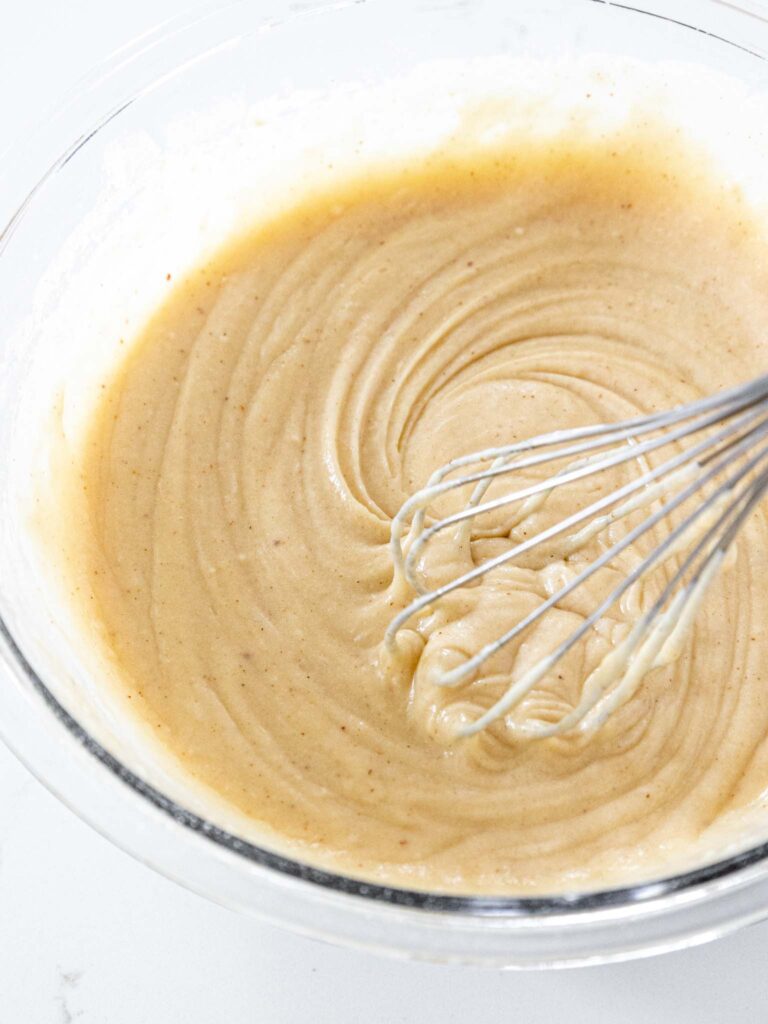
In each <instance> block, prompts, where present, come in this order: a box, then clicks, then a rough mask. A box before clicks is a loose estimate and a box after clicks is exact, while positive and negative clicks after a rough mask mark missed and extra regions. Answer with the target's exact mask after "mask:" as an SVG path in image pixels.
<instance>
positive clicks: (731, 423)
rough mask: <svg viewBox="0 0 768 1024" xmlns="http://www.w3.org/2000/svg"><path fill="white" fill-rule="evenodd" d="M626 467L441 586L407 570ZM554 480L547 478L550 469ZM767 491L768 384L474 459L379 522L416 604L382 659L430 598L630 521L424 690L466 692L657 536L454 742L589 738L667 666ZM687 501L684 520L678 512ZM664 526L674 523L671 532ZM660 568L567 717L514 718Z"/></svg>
mask: <svg viewBox="0 0 768 1024" xmlns="http://www.w3.org/2000/svg"><path fill="white" fill-rule="evenodd" d="M663 448H668V449H669V451H668V452H666V453H665V452H661V455H662V456H664V455H666V456H668V457H666V459H665V461H663V462H661V463H660V464H659V465H656V466H655V467H651V466H650V463H649V462H648V461H647V459H646V457H647V456H649V455H650V454H651V453H652V452H656V451H659V450H660V449H663ZM630 460H634V461H635V464H636V465H637V466H638V467H639V468H638V472H637V474H636V475H635V476H634V478H632V479H630V480H629V482H628V483H626V484H625V485H624V486H620V487H618V488H616V489H615V490H613V491H611V492H610V493H609V494H606V495H604V496H602V497H600V498H599V499H597V500H595V501H593V502H591V503H590V504H587V505H586V506H585V507H581V508H577V509H576V510H575V511H574V512H573V513H572V514H571V515H568V516H567V517H566V518H564V519H562V520H560V521H558V522H556V523H554V524H553V525H551V526H548V527H547V528H545V529H542V530H540V531H539V532H538V533H536V534H535V535H534V536H531V537H526V539H524V540H522V541H520V542H519V543H515V544H513V546H511V547H510V548H509V549H508V550H506V551H504V552H503V553H502V554H499V555H497V556H495V557H492V558H488V559H487V560H485V561H482V562H481V563H480V564H476V565H475V566H474V568H472V569H470V570H468V571H466V572H463V573H461V574H460V575H458V576H456V577H455V578H454V579H451V580H450V581H449V582H447V583H443V584H442V585H440V586H436V587H434V589H430V588H429V586H428V585H427V584H426V583H425V582H424V581H423V580H422V579H420V578H419V572H418V569H417V566H418V565H419V560H420V559H423V556H424V553H425V549H426V548H427V545H429V543H430V541H431V540H432V539H433V538H434V537H435V536H436V535H437V534H438V533H441V532H442V531H444V530H454V531H455V533H454V539H455V542H456V543H457V544H464V545H467V544H468V542H469V541H471V540H472V539H473V537H474V536H475V533H474V531H475V529H476V524H477V519H478V517H480V516H482V515H484V514H485V513H489V512H493V511H495V510H497V509H500V508H503V507H507V506H517V508H516V509H515V513H516V514H515V516H514V519H513V526H514V525H517V524H519V523H520V522H522V521H523V520H524V519H525V518H526V517H528V516H530V515H531V514H532V513H533V512H535V511H537V510H538V509H540V508H541V506H542V505H543V504H544V502H545V501H546V499H547V497H548V496H549V495H550V494H551V493H552V492H553V491H554V490H555V489H558V488H566V487H568V485H570V484H573V483H575V482H576V481H579V480H583V479H585V478H587V477H591V476H594V475H596V474H599V473H602V472H605V471H607V470H610V469H611V468H613V467H616V466H619V465H622V464H624V463H627V462H629V461H630ZM558 462H560V463H561V468H559V469H558V468H557V465H556V464H557V463H558ZM549 463H553V464H554V465H553V472H552V475H551V476H548V477H547V478H546V479H543V480H540V481H538V482H536V483H532V484H528V485H526V486H523V487H518V488H517V489H511V490H510V491H509V493H505V494H502V495H501V496H498V497H494V498H493V499H491V500H486V501H483V498H484V496H485V494H486V491H487V490H488V488H489V486H490V485H491V484H492V483H493V482H494V481H496V480H499V479H500V478H504V477H507V476H510V475H511V474H514V473H519V472H520V471H522V470H526V469H531V468H533V467H535V466H542V465H545V464H549ZM472 485H474V486H473V489H472V491H471V494H470V496H469V498H468V500H467V501H466V504H465V506H464V507H463V508H462V509H461V510H460V511H458V512H455V513H454V514H451V515H444V516H443V517H442V518H437V519H434V520H432V521H429V522H428V521H427V513H428V510H429V508H430V506H432V505H433V504H434V502H435V500H436V499H438V498H440V497H441V496H442V495H444V494H446V493H447V492H449V491H453V490H456V489H458V488H466V487H468V486H472ZM766 488H768V375H766V376H763V377H760V378H758V379H756V380H754V381H751V382H750V383H748V384H744V385H741V386H739V387H735V388H731V389H729V390H726V391H722V392H720V393H718V394H715V395H712V396H709V397H706V398H702V399H700V400H698V401H695V402H691V403H689V404H687V405H682V406H678V407H676V408H674V409H671V410H668V411H665V412H660V413H655V414H653V415H650V416H642V417H638V418H635V419H629V420H625V421H623V422H619V423H614V424H600V425H596V426H589V427H583V428H578V429H572V430H556V431H554V432H552V433H548V434H541V435H539V436H537V437H533V438H530V439H528V440H524V441H521V442H519V443H516V444H510V445H504V446H502V447H497V448H487V449H485V450H483V451H479V452H475V453H473V454H471V455H464V456H462V457H460V458H456V459H453V460H451V461H450V462H448V463H446V464H445V465H444V466H442V467H441V468H440V469H438V470H437V471H436V472H435V473H433V475H432V477H431V478H430V480H429V481H428V483H427V485H426V486H425V487H423V488H422V489H421V490H419V491H417V492H416V493H415V494H413V495H412V496H411V497H410V498H409V499H408V500H407V501H406V502H405V504H404V505H403V506H402V508H401V509H400V511H399V512H398V514H397V516H396V517H395V519H394V520H393V522H392V533H391V541H390V544H391V555H392V560H393V562H394V566H395V572H396V574H397V575H398V576H400V577H401V578H404V579H405V580H407V582H408V583H409V584H410V586H411V587H412V588H413V590H414V591H415V594H416V596H415V598H414V600H413V601H412V602H411V603H410V604H409V605H408V606H407V607H406V608H405V609H403V611H401V612H400V613H399V614H398V615H396V616H395V618H394V619H393V620H392V622H391V623H390V625H389V628H388V629H387V632H386V636H385V645H386V647H387V648H388V649H389V650H390V651H396V650H397V642H398V633H399V632H400V630H401V629H402V628H403V627H404V626H405V625H406V624H407V623H409V622H410V621H411V620H413V619H414V617H416V616H418V615H419V613H421V612H425V611H431V610H432V608H433V606H435V605H436V604H437V603H438V602H439V601H440V600H441V598H444V597H445V596H446V595H447V594H449V593H451V592H452V591H455V590H458V589H459V588H462V587H470V586H472V585H475V584H477V583H478V582H479V581H480V580H481V578H482V577H484V576H485V575H486V574H488V573H489V572H491V571H493V570H494V569H497V568H498V567H499V566H501V565H503V564H505V563H509V562H513V561H514V560H515V559H519V558H520V557H521V556H522V555H524V554H526V553H528V552H531V551H532V550H534V549H536V548H537V547H539V546H541V545H543V544H545V542H547V541H550V540H552V539H553V538H555V537H560V536H561V535H562V536H563V541H564V543H563V544H562V549H561V550H562V552H563V557H564V558H568V557H569V555H570V554H572V553H573V552H575V551H576V550H578V549H580V548H583V547H584V545H585V544H586V543H587V542H588V541H589V540H590V539H591V538H593V537H596V536H597V535H598V534H599V533H601V532H602V531H603V530H605V529H606V528H607V527H608V526H610V525H611V524H613V523H617V522H618V521H619V520H621V519H623V518H624V517H625V516H629V515H630V514H631V513H633V512H636V511H637V510H639V509H646V510H647V511H648V514H647V515H646V517H645V518H644V519H643V520H642V521H641V522H639V523H638V524H637V525H636V526H634V527H633V528H632V529H629V530H628V531H627V532H626V534H625V535H624V536H622V537H621V538H620V539H619V540H618V541H616V542H615V543H613V544H611V546H610V547H608V548H607V549H606V550H604V551H602V552H601V553H599V554H598V555H597V557H595V558H594V559H593V560H592V561H591V562H589V563H588V564H587V565H586V567H585V568H583V569H582V570H581V571H580V572H579V573H578V575H576V576H575V577H574V578H573V579H570V580H568V582H566V583H565V584H564V585H563V586H562V587H560V588H559V589H558V590H557V591H556V592H554V593H552V594H551V595H550V596H549V597H548V598H547V599H546V600H543V601H542V602H541V604H540V605H539V606H538V607H536V608H535V609H534V610H533V611H532V612H531V613H530V614H528V615H526V616H525V617H524V618H522V619H521V620H520V621H517V622H513V623H510V627H509V629H508V630H507V631H506V632H505V633H504V634H503V635H501V636H499V637H498V638H497V639H495V640H493V641H492V642H490V643H487V644H486V645H485V646H483V647H482V648H481V649H480V650H478V651H477V653H475V654H472V655H471V656H470V657H467V658H466V659H465V660H464V661H462V662H461V663H460V664H458V665H457V666H455V667H453V668H451V669H450V670H449V671H445V672H443V673H442V674H441V675H439V676H437V677H436V678H434V679H433V680H432V681H433V682H434V683H435V684H436V685H438V686H442V687H456V686H460V685H462V684H468V683H470V682H471V681H472V679H473V678H474V677H475V675H476V673H477V672H478V670H479V669H480V668H481V666H482V665H483V664H484V663H485V662H486V661H488V659H490V658H492V657H493V655H495V654H496V653H497V652H498V651H500V650H501V649H502V648H503V647H505V646H506V645H507V644H510V643H511V642H512V641H514V640H516V639H517V638H519V637H521V636H522V635H523V634H524V633H525V631H526V630H530V629H531V627H532V626H533V625H534V624H535V623H537V622H538V621H539V620H540V619H541V617H542V616H544V615H545V614H546V613H547V611H548V610H549V609H552V608H554V607H555V606H556V605H558V603H559V602H562V601H563V600H564V599H565V598H567V597H568V595H569V594H571V593H572V592H573V591H574V590H576V588H577V587H580V586H581V585H583V584H584V583H585V582H586V581H587V580H588V579H589V578H590V577H591V576H593V574H595V573H596V572H598V571H599V570H600V569H601V568H602V567H604V566H606V565H608V564H609V563H611V562H612V561H614V560H615V559H616V558H617V556H619V555H620V554H621V553H622V552H623V551H625V550H626V549H628V548H630V546H631V545H633V544H635V543H636V542H637V541H638V540H639V538H640V537H642V536H643V535H644V534H646V533H647V532H648V531H649V530H653V529H654V528H655V527H657V526H660V527H661V528H663V529H664V528H665V529H666V530H667V532H666V534H665V535H664V536H663V539H662V540H661V541H660V542H659V543H658V544H657V545H656V546H655V547H654V548H653V549H652V550H651V551H650V552H649V553H648V554H647V555H645V557H643V558H642V560H641V561H640V562H639V564H637V566H636V568H634V570H633V571H631V572H629V573H628V574H627V575H626V576H625V577H624V578H623V579H622V580H621V582H620V583H619V584H618V585H617V586H615V587H614V589H612V590H611V592H610V593H609V594H608V595H607V596H606V597H605V599H604V600H602V601H601V602H600V604H599V605H598V606H597V607H596V608H595V609H594V610H593V611H592V612H591V613H590V614H589V615H588V616H587V617H586V618H585V619H584V620H583V622H581V623H580V624H579V626H578V627H577V628H576V629H575V630H574V631H573V633H571V634H570V635H569V636H568V637H567V638H566V639H565V640H564V641H563V642H562V643H560V644H559V645H558V646H557V647H555V649H554V650H552V651H551V652H550V653H548V654H547V655H546V656H545V657H543V658H541V659H540V660H538V661H537V662H536V663H535V664H534V665H533V666H532V667H530V668H529V669H527V670H526V671H524V672H522V673H521V674H520V675H519V677H518V678H510V680H509V686H508V688H507V689H506V691H505V692H504V693H503V694H502V695H501V697H499V699H498V700H497V701H496V702H495V703H494V704H493V706H492V707H490V708H489V709H488V710H487V711H485V713H483V714H481V715H479V717H478V718H477V719H476V720H475V721H473V722H472V723H470V724H467V725H464V726H462V727H461V728H460V729H459V730H457V735H460V736H469V735H472V734H474V733H478V732H480V731H481V730H483V729H485V728H486V727H487V726H489V725H490V724H491V723H492V722H494V721H495V720H497V719H499V718H501V717H502V716H505V723H506V725H507V728H508V729H509V730H510V731H511V732H513V733H517V734H519V735H521V736H524V737H528V738H545V737H548V736H554V735H556V734H558V733H566V732H574V731H578V732H581V733H584V734H586V735H591V734H593V733H594V731H596V730H597V729H598V728H599V727H600V726H601V725H602V724H603V723H604V722H605V721H606V719H607V718H608V717H609V716H610V715H611V714H612V712H614V711H615V710H616V709H617V708H618V707H619V706H620V705H621V704H623V703H624V702H625V701H626V700H628V699H629V697H631V695H632V694H633V693H634V692H635V691H636V689H637V688H638V686H639V685H640V683H641V682H642V679H643V678H644V676H645V675H646V674H647V673H648V672H649V671H650V670H651V669H652V668H654V667H655V666H657V665H660V664H665V663H667V662H668V661H669V660H671V659H672V658H673V657H674V656H675V654H676V653H677V652H679V651H680V649H681V647H682V642H683V640H684V638H685V634H686V632H687V630H688V628H689V627H690V626H691V624H692V622H693V619H694V617H695V614H696V612H697V609H698V607H699V605H700V604H701V601H702V598H703V596H704V592H705V590H706V588H707V585H708V583H709V582H710V580H711V579H712V577H713V576H714V575H715V573H716V572H717V570H718V569H719V567H720V566H721V564H722V562H723V560H724V558H725V555H726V553H727V551H728V549H729V547H730V546H731V544H732V543H733V541H734V538H735V537H736V535H737V534H738V532H739V530H740V528H741V527H742V525H743V524H744V522H745V520H746V519H747V517H748V516H749V514H750V512H751V511H752V509H753V508H754V506H755V505H756V504H757V502H758V501H759V500H760V498H761V496H762V495H763V493H764V492H765V490H766ZM689 499H693V502H694V503H695V504H694V507H693V508H692V510H691V511H689V510H686V509H681V512H680V513H678V516H677V517H675V516H674V515H673V513H674V512H675V510H676V509H678V508H680V507H681V506H683V504H684V503H685V502H686V501H689ZM676 518H679V519H680V521H679V522H676ZM672 555H676V556H677V557H678V558H679V563H678V564H677V565H676V568H675V569H674V571H673V572H672V574H671V577H670V578H669V580H668V581H667V583H666V584H665V585H664V587H663V588H662V590H661V593H660V594H659V596H658V598H657V599H656V600H655V601H654V603H653V605H652V606H651V607H650V608H649V609H648V610H647V611H645V612H644V613H643V614H642V615H641V616H640V617H639V619H638V620H637V621H636V622H635V623H634V624H633V625H632V627H631V629H630V630H629V633H628V634H627V636H626V637H625V639H623V640H622V641H621V642H619V643H617V644H616V645H615V646H613V647H612V648H611V649H610V650H609V652H608V654H607V655H605V656H604V657H603V659H602V661H600V663H599V664H598V665H597V667H596V668H595V669H594V670H593V671H592V672H591V673H590V674H589V675H588V676H587V677H586V679H584V681H583V684H582V686H581V691H580V696H579V699H578V701H577V702H576V703H575V706H574V707H572V709H571V710H568V711H567V712H565V713H563V714H562V715H561V716H560V717H559V719H557V720H556V721H554V722H553V721H545V720H542V719H541V718H535V717H527V718H525V717H523V720H522V721H521V720H520V719H519V718H515V717H513V715H512V714H511V713H512V712H513V711H514V709H515V708H518V706H519V705H520V704H521V702H523V701H524V699H525V698H526V696H527V695H528V694H530V692H531V691H532V690H533V688H534V687H535V686H536V685H537V683H539V682H540V681H541V680H543V679H545V678H546V677H547V676H549V675H550V674H551V673H552V672H553V670H554V669H555V667H556V666H557V664H558V662H560V661H561V659H562V658H564V657H565V655H566V654H567V653H568V652H569V651H570V650H571V649H572V648H573V647H574V645H575V644H577V643H578V642H579V641H580V640H581V639H582V638H583V637H585V635H586V634H587V633H588V632H589V631H590V630H591V629H592V628H593V627H594V626H595V624H596V623H597V622H598V620H599V619H600V618H601V617H602V616H603V615H604V614H605V613H606V611H608V609H609V608H610V607H611V606H612V605H614V604H615V603H616V602H617V601H619V599H620V598H621V597H622V595H623V594H625V593H626V591H627V590H629V588H630V587H631V586H633V584H636V583H637V582H638V580H640V579H641V578H642V577H643V576H645V575H646V574H647V573H650V572H651V571H652V570H653V569H654V567H658V566H659V565H661V564H662V563H663V562H665V561H666V560H667V559H669V558H670V557H671V556H672Z"/></svg>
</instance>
